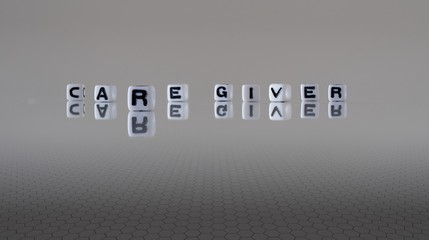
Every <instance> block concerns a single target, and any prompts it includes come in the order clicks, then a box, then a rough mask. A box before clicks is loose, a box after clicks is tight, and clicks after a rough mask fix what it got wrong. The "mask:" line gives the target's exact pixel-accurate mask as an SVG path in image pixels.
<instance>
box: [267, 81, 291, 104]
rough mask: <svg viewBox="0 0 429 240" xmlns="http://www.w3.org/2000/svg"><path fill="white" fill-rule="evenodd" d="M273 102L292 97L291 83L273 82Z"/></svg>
mask: <svg viewBox="0 0 429 240" xmlns="http://www.w3.org/2000/svg"><path fill="white" fill-rule="evenodd" d="M269 96H270V101H271V102H285V101H290V100H291V99H292V88H291V87H290V85H289V84H274V83H273V84H271V85H270V89H269Z"/></svg>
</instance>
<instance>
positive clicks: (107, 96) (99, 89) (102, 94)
mask: <svg viewBox="0 0 429 240" xmlns="http://www.w3.org/2000/svg"><path fill="white" fill-rule="evenodd" d="M116 93H117V91H116V86H114V85H95V87H94V100H95V101H96V102H113V101H116V98H117V96H116Z"/></svg>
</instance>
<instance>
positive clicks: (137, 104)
mask: <svg viewBox="0 0 429 240" xmlns="http://www.w3.org/2000/svg"><path fill="white" fill-rule="evenodd" d="M128 109H129V110H130V111H152V110H154V109H155V88H154V87H153V86H150V85H135V86H129V87H128Z"/></svg>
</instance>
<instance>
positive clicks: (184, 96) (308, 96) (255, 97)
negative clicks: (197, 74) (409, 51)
mask: <svg viewBox="0 0 429 240" xmlns="http://www.w3.org/2000/svg"><path fill="white" fill-rule="evenodd" d="M167 95H168V101H179V102H180V101H187V100H188V95H189V93H188V85H187V84H173V85H168V87H167ZM328 96H329V101H345V100H346V98H347V88H346V85H342V84H331V85H329V87H328ZM116 98H117V90H116V86H113V85H96V86H95V89H94V99H95V101H96V102H111V101H116ZM269 98H270V101H272V102H285V101H290V100H291V98H292V89H291V86H290V85H288V84H271V85H270V87H269ZM84 99H85V86H84V85H83V84H68V85H67V100H84ZM127 99H128V108H129V110H130V111H139V110H143V111H145V110H154V108H155V88H154V87H153V86H150V85H136V86H130V87H128V98H127ZM214 99H215V100H216V101H231V100H232V99H233V86H232V85H231V84H216V85H215V88H214ZM242 99H243V102H258V101H260V87H259V85H243V86H242ZM301 100H302V101H318V100H319V85H318V84H301Z"/></svg>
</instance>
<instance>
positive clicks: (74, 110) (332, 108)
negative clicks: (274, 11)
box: [67, 101, 347, 121]
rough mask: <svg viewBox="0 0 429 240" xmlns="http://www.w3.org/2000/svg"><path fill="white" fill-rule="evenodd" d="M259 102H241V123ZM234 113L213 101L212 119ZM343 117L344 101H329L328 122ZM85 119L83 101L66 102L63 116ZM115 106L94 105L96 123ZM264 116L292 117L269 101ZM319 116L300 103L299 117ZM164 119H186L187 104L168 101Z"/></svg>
mask: <svg viewBox="0 0 429 240" xmlns="http://www.w3.org/2000/svg"><path fill="white" fill-rule="evenodd" d="M260 108H261V107H260V103H259V102H243V103H242V113H241V114H242V118H243V120H257V119H259V118H260V112H261V110H260ZM233 115H234V110H233V104H232V102H231V101H215V104H214V116H215V118H216V119H229V118H233ZM346 115H347V102H329V104H328V117H329V118H330V119H343V118H346ZM84 116H85V102H84V101H68V102H67V117H68V118H82V117H84ZM116 116H117V107H116V103H115V102H111V103H107V102H105V103H95V104H94V117H95V119H96V120H109V119H115V118H116ZM268 116H269V118H270V120H274V121H280V120H288V119H290V118H291V116H292V104H291V103H290V102H271V103H270V104H269V112H268ZM318 116H319V102H301V118H303V119H316V118H318ZM167 117H168V119H169V120H187V119H188V117H189V104H188V102H169V103H168V104H167Z"/></svg>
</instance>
